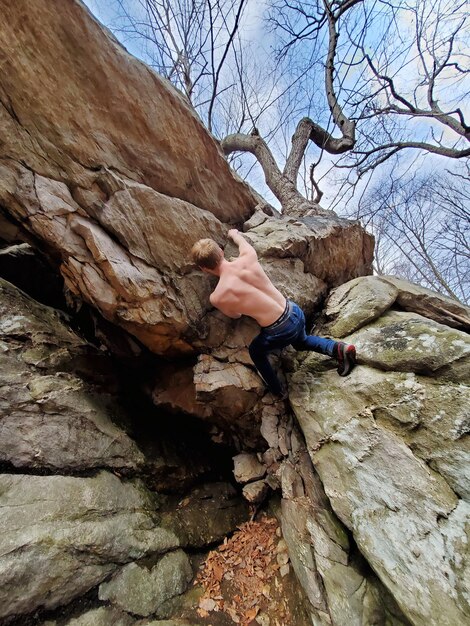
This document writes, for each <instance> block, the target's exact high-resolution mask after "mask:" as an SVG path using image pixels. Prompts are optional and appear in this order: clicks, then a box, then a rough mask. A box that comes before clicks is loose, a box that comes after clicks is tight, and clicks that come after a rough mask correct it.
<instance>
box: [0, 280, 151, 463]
mask: <svg viewBox="0 0 470 626" xmlns="http://www.w3.org/2000/svg"><path fill="white" fill-rule="evenodd" d="M106 367H107V365H106V358H105V357H104V356H102V355H101V354H100V353H99V351H97V350H95V349H94V348H92V347H91V346H90V345H89V344H87V343H86V342H85V341H84V340H83V339H81V338H80V337H79V336H78V335H76V334H75V333H74V332H73V331H72V330H71V329H70V328H69V327H68V326H67V324H66V322H65V318H64V316H61V315H60V314H59V313H58V312H57V311H55V310H54V309H51V308H49V307H46V306H44V305H40V304H39V303H37V302H36V301H35V300H32V299H31V298H29V297H27V296H26V295H25V294H24V293H22V292H21V291H19V290H18V289H16V288H15V287H13V285H11V284H10V283H7V282H5V281H3V280H1V279H0V390H1V392H0V459H1V460H2V461H8V462H10V463H12V464H13V465H15V466H16V467H42V468H55V469H68V470H72V469H83V468H90V467H106V466H107V467H122V468H134V469H135V468H137V467H139V466H141V465H142V464H143V462H144V457H143V455H142V453H141V451H140V450H139V449H138V447H137V446H136V444H135V443H134V442H133V441H132V439H130V438H129V437H128V435H127V434H126V433H125V432H124V431H123V430H122V428H120V427H118V426H117V425H116V424H114V423H113V421H112V419H111V417H112V416H113V414H114V415H115V414H119V411H118V407H117V405H116V402H115V400H114V399H113V398H112V396H111V395H109V394H105V393H103V390H102V389H101V388H100V387H97V386H93V385H91V384H89V383H88V382H86V380H84V378H83V376H87V375H89V374H90V373H91V372H93V370H94V372H93V375H94V376H95V377H96V378H98V379H99V377H100V376H99V374H100V368H101V370H103V371H104V375H105V376H106V374H107V372H106ZM108 368H109V365H108ZM80 374H81V376H80Z"/></svg>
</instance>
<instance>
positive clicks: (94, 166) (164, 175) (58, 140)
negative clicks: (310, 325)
mask: <svg viewBox="0 0 470 626" xmlns="http://www.w3.org/2000/svg"><path fill="white" fill-rule="evenodd" d="M2 5H3V6H2V15H3V17H4V20H3V24H5V25H8V27H5V28H2V29H1V30H0V45H1V48H2V50H3V51H4V63H3V72H2V76H1V78H0V116H1V117H0V119H1V123H2V129H3V133H2V137H3V142H2V147H1V150H0V173H1V176H0V201H1V203H2V210H3V211H5V212H6V214H7V216H6V217H7V218H8V220H7V222H8V230H9V231H11V230H12V228H13V229H14V228H15V224H17V225H21V227H20V231H19V232H20V233H21V232H22V233H23V237H24V238H26V239H28V238H32V239H36V240H40V241H41V242H42V246H43V247H44V248H45V249H46V250H47V251H48V252H49V253H50V254H51V255H52V256H53V258H54V259H55V261H56V262H60V269H61V273H62V275H63V277H64V279H65V282H66V286H67V287H68V289H70V291H71V292H72V293H74V294H76V295H77V296H79V297H81V298H82V299H84V300H85V301H87V302H88V303H89V304H91V305H92V306H93V307H96V308H97V309H98V310H99V311H100V312H101V313H102V315H103V316H104V317H105V318H107V319H108V320H110V321H111V322H113V323H115V324H118V325H120V326H122V327H124V328H125V329H126V330H128V331H129V332H130V333H132V334H133V335H135V336H136V337H137V338H138V339H140V341H142V343H144V344H145V345H147V346H148V347H150V349H151V350H153V351H155V352H157V353H161V354H175V353H185V352H191V351H192V350H193V348H194V341H197V339H198V338H199V337H198V336H199V327H200V325H201V319H202V318H204V316H205V314H206V313H207V311H208V309H209V308H210V307H209V304H208V289H209V286H208V283H207V280H206V278H205V277H202V276H201V275H200V273H199V272H194V271H191V267H190V265H189V263H188V261H189V260H188V250H189V248H190V244H191V243H192V242H194V241H196V240H197V239H198V238H200V237H204V236H212V237H214V238H215V239H216V240H217V241H220V242H222V241H223V240H224V239H225V232H226V226H225V224H228V223H234V222H236V223H241V222H243V221H244V220H246V219H247V218H248V217H249V216H250V215H251V214H252V213H253V209H254V206H255V204H256V202H257V200H256V199H255V197H254V196H253V195H252V193H251V192H250V191H249V190H248V188H247V187H246V186H245V185H244V184H243V183H241V182H240V181H239V180H238V179H236V178H235V177H234V176H233V175H232V173H231V172H230V169H229V167H228V165H227V163H226V161H225V159H224V158H223V156H222V154H221V152H220V150H219V149H218V147H217V145H216V143H215V142H214V141H213V139H212V138H211V137H210V135H209V134H208V133H207V132H206V131H205V130H204V128H203V126H202V124H201V123H200V121H199V120H198V118H197V116H196V115H195V114H194V112H192V110H191V109H190V108H189V107H188V105H187V104H186V102H185V101H184V99H183V98H182V97H181V95H179V94H178V92H177V91H176V90H174V89H173V88H172V87H171V85H170V84H169V83H168V82H167V81H165V80H163V79H161V78H160V77H159V76H157V75H156V74H155V73H153V72H152V71H151V70H150V69H149V68H148V67H146V66H145V65H144V64H143V63H141V62H139V61H137V60H136V59H134V58H133V57H131V56H130V55H129V54H128V53H127V52H126V51H125V50H124V49H123V48H122V47H121V46H120V45H119V44H118V43H117V42H116V41H115V40H114V38H113V37H112V36H111V35H110V34H109V32H108V31H106V30H105V29H103V28H102V27H101V26H100V25H99V24H98V23H97V22H96V21H95V20H93V19H92V18H91V16H90V14H89V13H88V11H87V10H86V9H85V8H84V6H83V5H82V4H81V3H80V2H78V0H67V1H66V2H59V0H53V2H46V0H34V1H33V2H30V3H28V9H27V11H26V9H24V8H23V7H22V6H21V4H18V3H13V4H12V3H9V2H7V1H6V0H2ZM20 24H21V27H20V26H19V25H20ZM30 49H34V50H35V51H38V50H39V51H40V54H30V52H29V51H30ZM51 68H54V71H53V72H52V71H51ZM33 103H34V106H32V104H33ZM264 217H266V220H267V221H264V222H262V220H261V219H259V217H257V218H256V219H255V220H254V221H253V222H252V224H251V226H253V225H255V226H254V227H253V228H252V229H251V230H250V238H251V239H252V240H253V242H254V243H255V245H256V247H257V248H258V249H259V251H260V253H261V254H262V256H265V257H267V259H266V263H267V266H269V269H268V272H269V273H270V274H271V275H273V277H278V278H279V277H282V276H287V275H290V276H291V280H289V281H288V282H289V285H288V287H287V289H286V295H288V296H289V297H295V296H296V294H298V293H299V291H301V285H302V283H305V282H307V283H308V287H309V292H310V293H311V297H310V302H309V300H308V298H305V295H303V296H301V297H300V300H301V303H302V304H304V305H305V306H306V308H307V311H308V312H309V311H310V310H311V306H312V305H311V302H312V301H314V300H315V299H318V298H319V297H320V296H321V295H322V294H323V293H324V283H328V284H329V285H336V284H340V283H341V282H344V281H345V280H348V279H350V278H353V277H355V276H358V275H363V274H367V273H370V271H371V261H372V250H373V243H372V238H371V237H370V236H369V235H366V234H365V232H364V231H363V229H362V228H361V227H360V226H359V225H358V224H355V223H351V222H348V221H347V220H341V219H338V218H335V217H334V216H330V217H328V218H324V217H308V218H304V219H303V220H302V221H300V222H297V221H295V220H293V219H290V220H281V221H278V220H276V219H275V218H267V216H264ZM3 221H4V222H5V220H3ZM281 222H282V223H281ZM284 222H285V223H284ZM5 223H6V222H5ZM256 224H257V225H256ZM286 224H288V225H289V231H287V229H286ZM248 227H249V226H247V228H248ZM5 228H7V226H5ZM274 231H275V232H274ZM273 233H274V234H273ZM12 236H13V235H12ZM268 257H269V258H268ZM279 258H284V259H285V260H286V262H285V263H280V262H279ZM304 272H308V273H309V277H308V279H306V278H304V277H302V274H303V273H304ZM304 294H305V292H304Z"/></svg>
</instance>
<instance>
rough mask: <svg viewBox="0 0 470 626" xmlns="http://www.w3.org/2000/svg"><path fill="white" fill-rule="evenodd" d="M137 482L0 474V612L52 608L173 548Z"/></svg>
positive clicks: (2, 614) (106, 477)
mask: <svg viewBox="0 0 470 626" xmlns="http://www.w3.org/2000/svg"><path fill="white" fill-rule="evenodd" d="M156 505H157V503H156V501H155V498H153V497H152V496H151V495H150V493H149V492H147V490H146V489H145V488H144V486H143V485H142V484H141V483H138V482H136V483H131V482H128V483H123V482H121V481H120V480H119V479H118V478H117V477H116V476H114V475H112V474H110V473H107V472H101V473H100V474H98V475H97V476H95V477H93V478H73V477H66V476H28V475H19V474H15V475H5V474H3V475H1V476H0V518H1V519H0V524H1V527H2V534H1V538H0V617H2V618H5V617H7V616H11V615H15V614H24V613H31V612H32V611H35V610H36V609H38V608H39V607H43V608H53V607H56V606H58V605H60V604H64V603H66V602H68V601H70V600H71V599H72V598H75V597H77V596H80V595H82V594H84V593H85V592H86V591H88V590H89V589H90V588H92V587H94V586H95V585H97V584H98V583H99V582H101V581H102V580H104V579H105V578H106V577H107V576H108V575H109V574H111V573H112V572H114V571H115V570H117V569H118V568H119V566H120V564H121V565H124V564H126V563H129V562H131V561H134V560H136V559H140V558H142V557H144V556H147V555H157V554H163V553H165V552H166V551H168V550H169V549H172V548H175V547H177V546H178V543H179V542H178V539H177V537H176V536H175V535H174V534H173V533H172V532H171V531H169V530H166V529H163V528H159V527H158V526H156V524H155V521H154V510H155V506H156Z"/></svg>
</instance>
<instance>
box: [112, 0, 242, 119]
mask: <svg viewBox="0 0 470 626" xmlns="http://www.w3.org/2000/svg"><path fill="white" fill-rule="evenodd" d="M246 3H247V0H134V1H132V0H116V8H117V14H116V15H117V18H116V20H115V22H114V26H113V25H111V26H113V30H115V32H117V33H118V34H120V36H121V37H130V38H135V37H138V38H141V39H143V40H144V41H146V42H147V44H148V45H147V46H146V56H147V59H148V61H149V62H150V64H151V65H152V66H153V67H154V68H155V69H156V70H157V71H158V72H159V73H160V74H162V75H163V76H165V77H166V78H168V79H169V80H170V81H172V82H173V83H174V84H175V85H176V86H177V87H178V88H179V89H180V90H181V91H182V92H183V93H184V95H185V96H186V97H187V99H188V101H189V102H190V103H191V104H192V105H193V106H194V108H195V109H197V110H198V112H199V113H200V115H201V117H203V119H204V121H205V123H206V125H207V127H208V129H209V130H212V128H213V122H214V120H213V118H214V104H215V102H216V100H217V97H218V95H219V94H220V92H221V90H222V89H224V87H222V86H221V74H222V71H223V69H224V66H225V64H226V63H227V59H228V58H229V56H230V54H231V53H233V46H234V41H235V39H236V35H237V31H238V29H239V26H240V20H241V17H242V14H243V10H244V8H245V5H246Z"/></svg>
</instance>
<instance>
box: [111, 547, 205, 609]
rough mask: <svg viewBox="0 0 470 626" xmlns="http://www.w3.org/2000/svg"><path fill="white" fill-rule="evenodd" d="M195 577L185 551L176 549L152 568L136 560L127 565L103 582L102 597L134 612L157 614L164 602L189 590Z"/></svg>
mask: <svg viewBox="0 0 470 626" xmlns="http://www.w3.org/2000/svg"><path fill="white" fill-rule="evenodd" d="M192 576H193V571H192V569H191V564H190V562H189V559H188V557H187V555H186V554H185V552H183V550H175V551H173V552H168V553H167V554H165V555H164V556H162V558H161V559H160V560H159V561H158V563H157V564H156V565H154V566H153V567H151V568H148V567H145V566H140V565H138V564H137V563H130V564H129V565H126V566H125V567H123V568H122V569H121V570H120V571H119V572H117V573H116V574H115V575H114V576H113V578H112V579H111V580H110V581H109V582H107V583H102V584H101V585H100V590H99V597H100V600H109V601H110V602H112V604H115V605H117V606H118V607H120V608H121V609H124V610H125V611H128V612H130V613H134V614H135V615H142V616H143V617H146V616H148V615H153V614H157V615H158V614H159V612H160V611H159V609H160V607H161V605H162V604H163V603H164V602H166V601H167V600H170V599H171V598H174V597H175V596H178V595H180V594H182V593H183V592H184V591H186V588H187V586H188V584H189V582H190V580H191V578H192ZM158 616H159V617H168V616H167V615H161V614H160V615H158Z"/></svg>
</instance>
